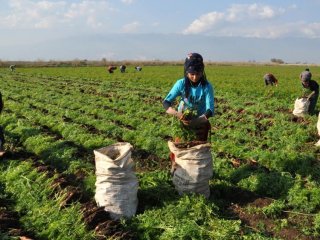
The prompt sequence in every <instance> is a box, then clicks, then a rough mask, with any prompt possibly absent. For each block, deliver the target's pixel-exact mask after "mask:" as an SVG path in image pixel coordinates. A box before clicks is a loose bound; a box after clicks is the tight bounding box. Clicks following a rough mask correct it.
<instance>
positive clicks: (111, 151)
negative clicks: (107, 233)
mask: <svg viewBox="0 0 320 240" xmlns="http://www.w3.org/2000/svg"><path fill="white" fill-rule="evenodd" d="M132 149H133V147H132V145H131V144H130V143H123V142H121V143H115V144H113V145H110V146H108V147H104V148H100V149H97V150H94V151H93V152H94V155H95V164H96V183H95V185H96V193H95V200H96V203H97V205H98V206H99V207H101V206H104V207H105V210H106V211H108V212H109V213H110V217H111V218H112V219H119V218H121V217H132V216H133V215H134V214H135V213H136V210H137V206H138V198H137V192H138V179H137V177H136V175H135V172H134V162H133V160H132V158H131V151H132Z"/></svg>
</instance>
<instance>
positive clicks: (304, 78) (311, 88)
mask: <svg viewBox="0 0 320 240" xmlns="http://www.w3.org/2000/svg"><path fill="white" fill-rule="evenodd" d="M311 76H312V74H311V72H310V71H303V72H302V73H301V74H300V80H301V83H302V87H303V90H304V94H303V97H306V98H307V99H308V100H309V101H310V104H309V108H308V113H309V114H311V115H312V114H314V110H315V108H316V105H317V101H318V97H319V84H318V83H317V82H316V81H315V80H312V79H311Z"/></svg>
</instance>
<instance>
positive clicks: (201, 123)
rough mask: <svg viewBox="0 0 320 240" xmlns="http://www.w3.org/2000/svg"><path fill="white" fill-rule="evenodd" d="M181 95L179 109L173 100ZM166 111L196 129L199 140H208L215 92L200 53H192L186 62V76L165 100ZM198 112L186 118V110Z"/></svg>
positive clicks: (188, 126) (175, 85) (190, 127)
mask: <svg viewBox="0 0 320 240" xmlns="http://www.w3.org/2000/svg"><path fill="white" fill-rule="evenodd" d="M177 97H180V103H179V106H178V109H177V110H176V109H174V107H173V106H172V104H173V102H174V101H175V99H176V98H177ZM163 106H164V108H165V109H166V113H168V114H170V115H174V116H176V117H177V118H179V119H180V120H181V121H182V123H183V124H184V125H185V126H186V127H187V128H189V129H190V130H191V131H195V134H196V137H197V139H196V140H198V141H207V139H208V133H209V130H210V129H211V126H210V123H209V121H208V118H210V117H212V116H213V114H214V94H213V87H212V85H211V83H210V82H209V81H208V80H207V78H206V74H205V72H204V64H203V58H202V56H201V55H200V54H198V53H190V54H188V56H187V58H186V59H185V63H184V77H183V78H181V79H179V80H178V81H177V82H176V83H175V84H174V86H173V88H172V89H171V90H170V92H169V94H168V95H167V96H166V98H165V99H164V101H163ZM187 109H188V110H193V111H195V112H196V114H195V117H194V118H192V119H186V118H185V115H184V113H185V111H186V110H187Z"/></svg>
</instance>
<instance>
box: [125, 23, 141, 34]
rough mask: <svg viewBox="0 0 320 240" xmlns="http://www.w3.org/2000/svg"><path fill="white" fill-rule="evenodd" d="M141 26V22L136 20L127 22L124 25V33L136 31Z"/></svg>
mask: <svg viewBox="0 0 320 240" xmlns="http://www.w3.org/2000/svg"><path fill="white" fill-rule="evenodd" d="M139 27H140V23H139V22H137V21H135V22H132V23H129V24H126V25H124V26H123V27H122V32H123V33H134V32H136V31H137V29H138V28H139Z"/></svg>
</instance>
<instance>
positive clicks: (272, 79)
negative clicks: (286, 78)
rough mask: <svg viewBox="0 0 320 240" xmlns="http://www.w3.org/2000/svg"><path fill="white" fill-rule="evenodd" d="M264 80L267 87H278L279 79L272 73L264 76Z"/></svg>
mask: <svg viewBox="0 0 320 240" xmlns="http://www.w3.org/2000/svg"><path fill="white" fill-rule="evenodd" d="M263 79H264V83H265V84H266V86H268V85H269V84H270V85H271V86H273V84H274V85H276V86H278V79H276V77H275V76H274V75H273V74H272V73H267V74H265V75H264V76H263Z"/></svg>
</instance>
